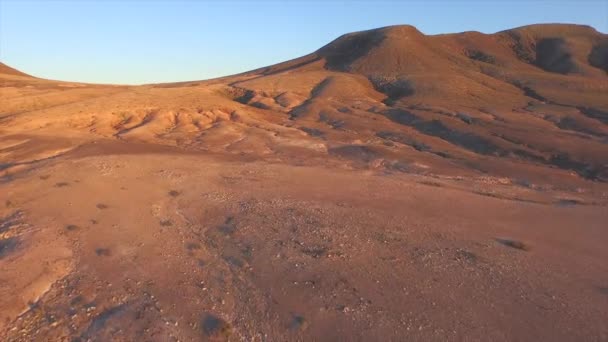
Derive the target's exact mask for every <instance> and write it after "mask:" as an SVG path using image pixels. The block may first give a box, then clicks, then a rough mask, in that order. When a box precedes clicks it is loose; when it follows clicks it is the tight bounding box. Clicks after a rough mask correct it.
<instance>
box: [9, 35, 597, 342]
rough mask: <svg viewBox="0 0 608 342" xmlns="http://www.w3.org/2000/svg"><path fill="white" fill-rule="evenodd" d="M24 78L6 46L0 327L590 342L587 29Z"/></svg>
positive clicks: (169, 336)
mask: <svg viewBox="0 0 608 342" xmlns="http://www.w3.org/2000/svg"><path fill="white" fill-rule="evenodd" d="M23 72H27V70H23ZM23 72H22V71H18V70H15V69H13V68H11V67H9V66H7V65H4V64H0V340H2V341H45V340H49V341H51V340H52V341H55V340H57V341H60V340H65V341H88V340H91V341H172V340H175V341H192V340H213V341H223V340H228V341H239V340H247V341H249V340H252V341H287V340H320V341H325V340H327V341H337V340H360V341H391V340H394V341H397V340H436V341H445V340H468V341H539V340H540V341H602V340H608V323H607V322H608V262H607V260H608V248H606V246H607V243H608V209H607V205H608V183H607V182H608V74H607V73H608V36H607V35H606V34H602V33H600V32H597V31H596V30H594V29H592V28H590V27H587V26H577V25H558V24H555V25H532V26H526V27H520V28H516V29H512V30H507V31H503V32H498V33H495V34H482V33H479V32H464V33H457V34H445V35H432V36H427V35H424V34H422V33H420V32H419V31H418V30H416V28H414V27H411V26H393V27H386V28H380V29H376V30H370V31H364V32H356V33H351V34H347V35H344V36H342V37H339V38H338V39H336V40H335V41H333V42H331V43H329V44H328V45H326V46H324V47H322V48H321V49H319V50H318V51H316V52H314V53H311V54H310V55H307V56H304V57H301V58H298V59H295V60H292V61H288V62H285V63H281V64H277V65H273V66H269V67H267V68H262V69H258V70H253V71H251V72H247V73H243V74H239V75H234V76H229V77H225V78H220V79H213V80H206V81H193V82H183V83H171V84H150V85H140V86H119V85H97V84H84V83H77V82H60V81H52V80H45V79H40V78H36V77H33V76H30V75H27V74H25V73H23ZM193 78H195V77H193Z"/></svg>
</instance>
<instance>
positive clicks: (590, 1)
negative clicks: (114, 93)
mask: <svg viewBox="0 0 608 342" xmlns="http://www.w3.org/2000/svg"><path fill="white" fill-rule="evenodd" d="M547 22H561V23H578V24H586V25H591V26H593V27H595V28H596V29H597V30H599V31H601V32H608V0H578V1H576V0H571V1H567V0H554V1H541V0H529V1H526V0H510V1H507V0H502V1H492V0H488V1H482V0H478V1H447V0H446V1H439V0H435V1H433V0H431V1H331V0H330V1H321V0H317V1H312V0H309V1H295V0H292V1H289V0H287V1H278V0H275V1H269V0H266V1H254V0H250V1H211V0H207V1H205V0H200V1H195V0H190V1H167V0H148V1H146V0H133V1H111V0H97V1H94V0H80V1H52V0H40V1H27V0H19V1H17V0H0V61H2V62H4V63H6V64H8V65H11V66H13V67H15V68H18V69H20V70H22V71H24V72H27V73H30V74H32V75H35V76H39V77H44V78H51V79H59V80H74V81H83V82H96V83H126V84H139V83H151V82H169V81H184V80H198V79H206V78H212V77H218V76H224V75H228V74H233V73H238V72H242V71H247V70H250V69H254V68H257V67H262V66H266V65H270V64H273V63H277V62H281V61H284V60H288V59H291V58H295V57H299V56H301V55H304V54H307V53H310V52H312V51H314V50H316V49H318V48H319V47H321V46H322V45H324V44H326V43H328V42H329V41H331V40H332V39H334V38H336V37H338V36H339V35H341V34H343V33H347V32H352V31H359V30H364V29H370V28H376V27H381V26H387V25H394V24H411V25H414V26H416V27H418V29H419V30H421V31H422V32H424V33H426V34H436V33H448V32H460V31H467V30H476V31H481V32H486V33H491V32H496V31H500V30H503V29H507V28H512V27H516V26H522V25H527V24H531V23H547Z"/></svg>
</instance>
